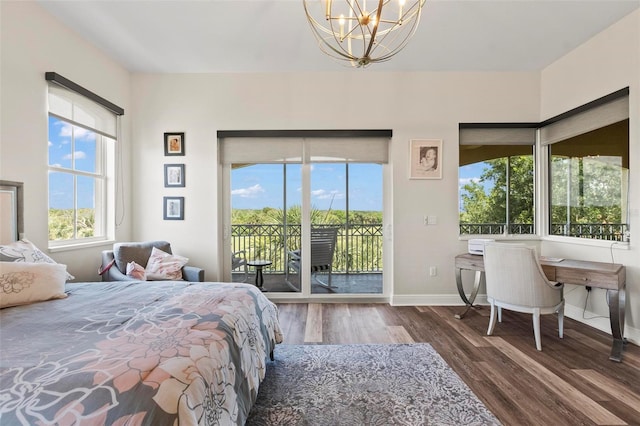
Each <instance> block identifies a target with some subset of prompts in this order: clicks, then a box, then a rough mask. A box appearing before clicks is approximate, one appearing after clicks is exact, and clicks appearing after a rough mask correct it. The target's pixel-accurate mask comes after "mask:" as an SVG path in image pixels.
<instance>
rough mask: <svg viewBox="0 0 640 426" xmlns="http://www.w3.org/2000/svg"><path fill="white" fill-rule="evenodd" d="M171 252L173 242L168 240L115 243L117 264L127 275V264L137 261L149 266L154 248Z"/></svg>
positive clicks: (114, 254)
mask: <svg viewBox="0 0 640 426" xmlns="http://www.w3.org/2000/svg"><path fill="white" fill-rule="evenodd" d="M154 247H155V248H157V249H159V250H162V251H163V252H165V253H169V254H171V244H169V243H168V242H167V241H148V242H144V243H116V244H114V245H113V258H114V259H115V260H116V266H117V267H118V269H119V270H120V272H122V273H123V274H125V275H126V273H127V264H128V263H129V262H136V263H137V264H138V265H140V266H143V267H145V268H146V267H147V262H148V261H149V257H151V251H152V250H153V248H154Z"/></svg>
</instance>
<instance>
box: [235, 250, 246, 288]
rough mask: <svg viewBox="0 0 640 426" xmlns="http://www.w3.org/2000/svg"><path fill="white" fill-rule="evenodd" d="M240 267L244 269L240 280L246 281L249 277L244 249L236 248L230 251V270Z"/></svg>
mask: <svg viewBox="0 0 640 426" xmlns="http://www.w3.org/2000/svg"><path fill="white" fill-rule="evenodd" d="M240 267H242V268H243V270H244V279H243V280H242V282H243V283H246V282H247V280H248V279H249V267H248V266H247V257H246V255H245V250H238V251H234V252H233V253H231V271H235V270H236V269H238V268H240Z"/></svg>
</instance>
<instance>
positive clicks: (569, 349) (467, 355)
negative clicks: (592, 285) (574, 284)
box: [278, 303, 640, 426]
mask: <svg viewBox="0 0 640 426" xmlns="http://www.w3.org/2000/svg"><path fill="white" fill-rule="evenodd" d="M278 307H279V310H280V321H281V325H282V329H283V332H284V336H285V341H284V343H283V344H348V343H413V342H426V343H430V344H431V345H432V346H433V347H434V348H435V349H436V350H437V351H438V353H440V355H441V356H442V357H443V358H444V359H445V360H446V361H447V363H449V365H450V366H451V367H452V368H453V369H454V370H455V371H456V372H457V373H458V375H459V376H460V377H461V378H462V380H464V382H465V383H467V385H468V386H469V387H470V388H471V389H472V390H473V391H474V392H475V393H476V395H478V397H479V398H480V399H481V400H482V401H483V402H484V403H485V405H486V406H487V407H488V408H489V409H490V410H491V411H492V412H493V413H494V414H495V415H496V416H497V417H498V418H499V419H500V421H501V422H502V423H503V424H505V425H517V426H522V425H554V426H555V425H624V424H628V425H640V347H638V346H635V345H632V344H630V343H629V344H627V345H626V347H625V352H624V356H623V362H622V363H616V362H612V361H609V359H608V358H609V352H610V348H611V337H610V336H609V335H607V334H606V333H603V332H601V331H599V330H596V329H594V328H591V327H589V326H586V325H584V324H582V323H579V322H577V321H574V320H571V319H568V318H565V325H564V328H565V332H564V339H560V338H559V337H558V327H557V319H556V317H555V316H552V315H543V316H542V320H541V329H542V352H538V351H537V350H536V348H535V342H534V339H533V326H532V324H531V315H526V314H519V313H515V312H511V311H506V310H504V311H503V323H502V324H500V323H499V324H497V325H496V328H495V331H494V335H493V336H487V335H486V330H487V325H488V322H489V318H488V316H489V308H488V307H482V308H480V309H477V310H472V311H471V312H469V314H467V316H466V317H465V318H464V319H462V320H457V319H455V318H454V317H453V315H454V313H456V312H459V311H460V307H440V306H438V307H434V306H429V307H427V306H424V307H405V306H399V307H393V306H389V305H386V304H315V303H310V304H306V303H279V304H278Z"/></svg>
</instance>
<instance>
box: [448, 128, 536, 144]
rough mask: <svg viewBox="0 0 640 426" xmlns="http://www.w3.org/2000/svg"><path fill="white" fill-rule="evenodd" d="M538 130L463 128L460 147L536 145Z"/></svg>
mask: <svg viewBox="0 0 640 426" xmlns="http://www.w3.org/2000/svg"><path fill="white" fill-rule="evenodd" d="M535 143H536V129H535V128H528V127H516V128H511V127H494V128H491V127H482V128H481V127H475V128H474V127H461V128H460V145H534V144H535Z"/></svg>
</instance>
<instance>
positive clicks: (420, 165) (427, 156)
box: [409, 139, 442, 179]
mask: <svg viewBox="0 0 640 426" xmlns="http://www.w3.org/2000/svg"><path fill="white" fill-rule="evenodd" d="M409 162H410V163H409V171H410V172H409V173H410V174H409V179H442V139H412V140H411V144H410V152H409Z"/></svg>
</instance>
